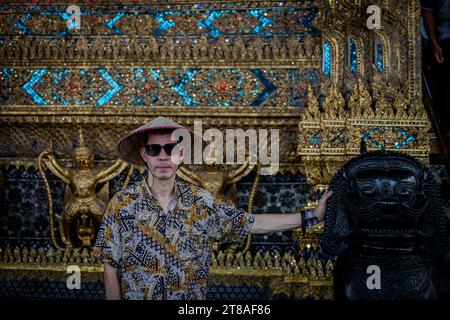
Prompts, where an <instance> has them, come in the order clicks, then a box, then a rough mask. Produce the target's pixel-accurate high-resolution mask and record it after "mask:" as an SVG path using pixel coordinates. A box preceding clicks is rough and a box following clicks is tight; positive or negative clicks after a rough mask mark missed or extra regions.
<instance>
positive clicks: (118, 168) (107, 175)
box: [97, 159, 128, 183]
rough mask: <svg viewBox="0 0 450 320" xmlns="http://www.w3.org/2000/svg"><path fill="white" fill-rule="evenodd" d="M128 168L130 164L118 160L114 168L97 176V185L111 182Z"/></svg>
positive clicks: (111, 167)
mask: <svg viewBox="0 0 450 320" xmlns="http://www.w3.org/2000/svg"><path fill="white" fill-rule="evenodd" d="M127 166H128V163H126V162H124V161H122V160H120V159H119V160H117V161H116V162H115V163H114V164H113V165H112V166H110V167H109V168H107V169H105V170H103V171H101V172H100V173H98V174H97V183H104V182H107V181H109V180H111V179H112V178H114V177H115V176H117V175H118V174H120V173H121V172H122V171H123V170H124V169H125V168H126V167H127Z"/></svg>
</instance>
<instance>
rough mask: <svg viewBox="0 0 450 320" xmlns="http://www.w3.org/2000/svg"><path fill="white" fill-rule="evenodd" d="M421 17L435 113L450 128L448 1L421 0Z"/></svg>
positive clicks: (449, 14)
mask: <svg viewBox="0 0 450 320" xmlns="http://www.w3.org/2000/svg"><path fill="white" fill-rule="evenodd" d="M422 12H423V13H422V15H423V20H424V26H425V30H426V32H427V35H428V40H429V49H430V58H431V59H430V60H431V61H429V63H430V66H431V72H432V73H431V75H432V79H431V80H432V82H433V83H435V85H436V95H435V97H434V100H435V105H436V107H437V111H439V113H440V116H441V121H442V122H443V125H444V126H445V127H446V128H450V76H449V73H450V0H422Z"/></svg>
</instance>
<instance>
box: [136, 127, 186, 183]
mask: <svg viewBox="0 0 450 320" xmlns="http://www.w3.org/2000/svg"><path fill="white" fill-rule="evenodd" d="M173 143H176V142H175V141H173V140H172V139H171V134H170V133H166V134H149V135H148V139H147V146H149V145H160V146H164V145H167V144H173ZM141 156H142V158H143V159H144V161H145V163H146V164H147V167H148V169H149V171H150V173H151V174H152V175H153V177H155V178H156V179H159V180H168V179H171V178H173V177H174V176H175V174H176V171H177V168H178V165H179V164H180V163H181V161H182V159H183V147H181V146H180V145H177V146H176V147H175V148H173V151H172V154H167V153H166V150H164V148H161V151H160V152H159V154H158V155H149V154H148V153H147V151H146V148H145V147H142V148H141Z"/></svg>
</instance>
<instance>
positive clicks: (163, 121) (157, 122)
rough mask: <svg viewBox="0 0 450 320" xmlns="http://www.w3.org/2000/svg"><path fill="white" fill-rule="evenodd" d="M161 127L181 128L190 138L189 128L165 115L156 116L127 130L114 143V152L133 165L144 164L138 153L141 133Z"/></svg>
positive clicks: (140, 145) (140, 144)
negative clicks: (127, 131) (135, 127)
mask: <svg viewBox="0 0 450 320" xmlns="http://www.w3.org/2000/svg"><path fill="white" fill-rule="evenodd" d="M163 129H173V130H177V129H182V130H186V131H187V132H188V133H190V135H191V138H192V136H193V135H192V132H191V130H190V129H188V128H186V127H183V126H182V125H180V124H178V123H176V122H173V121H171V120H169V119H167V118H165V117H158V118H156V119H153V120H152V121H150V122H149V123H147V124H144V125H143V126H140V127H139V128H137V129H135V130H133V131H131V132H129V133H128V134H127V135H126V136H124V137H123V138H122V139H120V140H119V142H118V143H117V145H116V153H117V155H118V156H119V158H120V159H122V160H124V161H125V162H127V163H129V164H132V165H135V166H145V163H144V161H143V160H142V158H141V155H140V152H139V151H140V149H141V147H142V137H143V133H148V132H151V131H155V130H163Z"/></svg>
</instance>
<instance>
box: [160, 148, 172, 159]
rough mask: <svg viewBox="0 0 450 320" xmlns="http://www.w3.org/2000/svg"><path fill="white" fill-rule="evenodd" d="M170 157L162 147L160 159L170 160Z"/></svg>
mask: <svg viewBox="0 0 450 320" xmlns="http://www.w3.org/2000/svg"><path fill="white" fill-rule="evenodd" d="M169 157H170V156H169V155H168V154H167V153H166V151H165V150H164V149H162V150H161V152H160V153H159V160H168V159H169Z"/></svg>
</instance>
